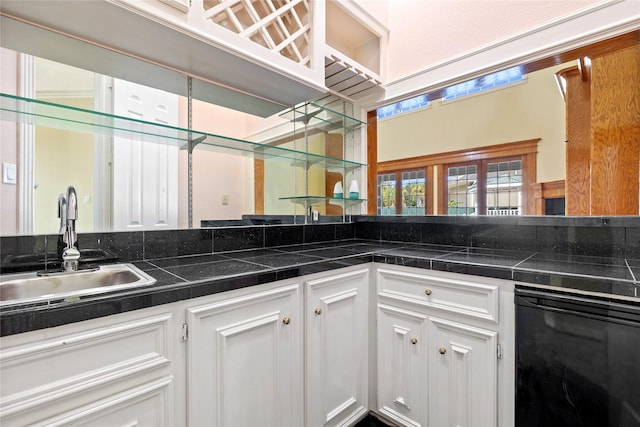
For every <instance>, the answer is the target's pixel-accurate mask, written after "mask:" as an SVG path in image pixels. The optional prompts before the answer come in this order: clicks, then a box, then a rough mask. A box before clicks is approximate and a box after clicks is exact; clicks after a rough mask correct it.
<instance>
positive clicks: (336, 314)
mask: <svg viewBox="0 0 640 427" xmlns="http://www.w3.org/2000/svg"><path fill="white" fill-rule="evenodd" d="M368 287H369V268H368V267H367V268H364V269H358V270H356V271H350V272H344V273H340V274H334V275H331V276H328V277H322V278H319V279H316V280H310V281H307V282H305V292H306V304H305V318H306V321H307V328H306V360H307V367H306V392H307V393H306V408H307V415H306V424H305V425H306V426H307V427H315V426H339V425H350V424H352V422H353V421H355V420H356V419H358V418H359V417H360V416H361V415H364V414H365V413H366V412H367V389H368V363H367V361H368V357H369V355H368V352H367V350H368V341H369V340H368V325H367V323H368V322H367V313H368V311H367V306H368V296H367V295H368Z"/></svg>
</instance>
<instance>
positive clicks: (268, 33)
mask: <svg viewBox="0 0 640 427" xmlns="http://www.w3.org/2000/svg"><path fill="white" fill-rule="evenodd" d="M204 17H205V18H206V19H209V20H211V21H212V22H214V23H216V24H218V25H221V26H223V27H224V28H226V29H228V30H230V31H233V32H234V33H236V34H238V35H239V36H241V37H244V38H246V39H249V40H251V41H253V42H255V43H258V44H259V45H261V46H264V47H266V48H267V49H269V50H272V51H274V52H277V53H279V54H280V55H282V56H284V57H285V58H288V59H290V60H292V61H295V62H297V63H299V64H301V65H304V66H305V67H307V68H309V67H310V62H311V61H310V56H309V55H310V43H311V42H310V28H311V26H310V23H309V19H310V14H309V2H308V0H205V1H204Z"/></svg>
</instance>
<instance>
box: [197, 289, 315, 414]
mask: <svg viewBox="0 0 640 427" xmlns="http://www.w3.org/2000/svg"><path fill="white" fill-rule="evenodd" d="M301 305H302V304H301V297H300V286H299V285H298V284H297V283H290V284H287V285H281V286H278V287H276V288H273V289H266V290H262V291H259V292H252V293H250V294H248V295H241V296H238V297H234V298H225V299H219V300H218V301H212V302H210V303H205V304H202V305H198V306H195V307H191V308H188V309H187V324H188V327H189V328H188V330H189V338H188V348H187V354H188V356H187V390H188V391H187V393H188V399H187V402H188V410H187V419H188V424H189V425H191V426H205V425H209V426H258V425H261V426H300V425H302V396H303V390H302V378H303V370H302V369H303V368H302V330H303V326H302V325H303V319H302V316H301Z"/></svg>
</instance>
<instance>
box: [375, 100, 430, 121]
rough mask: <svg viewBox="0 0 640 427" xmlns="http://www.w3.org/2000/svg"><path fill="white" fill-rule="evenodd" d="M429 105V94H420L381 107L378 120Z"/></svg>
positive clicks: (378, 111)
mask: <svg viewBox="0 0 640 427" xmlns="http://www.w3.org/2000/svg"><path fill="white" fill-rule="evenodd" d="M427 105H429V100H428V99H427V95H418V96H414V97H413V98H409V99H405V100H404V101H400V102H396V103H394V104H389V105H385V106H384V107H380V108H378V110H377V111H376V113H377V115H378V120H380V119H385V118H387V117H391V116H395V115H396V114H400V113H406V112H407V111H412V110H417V109H418V108H422V107H426V106H427Z"/></svg>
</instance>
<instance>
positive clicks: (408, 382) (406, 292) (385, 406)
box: [376, 266, 513, 427]
mask: <svg viewBox="0 0 640 427" xmlns="http://www.w3.org/2000/svg"><path fill="white" fill-rule="evenodd" d="M376 279H377V288H378V343H377V345H378V405H377V407H378V410H379V411H380V412H381V413H382V414H384V415H385V416H387V417H389V418H391V419H392V420H394V421H396V422H398V423H399V424H401V425H406V426H427V425H430V426H445V425H465V426H480V427H484V426H496V425H505V426H507V425H510V424H512V423H513V402H512V401H513V384H511V383H512V382H513V365H512V364H513V359H512V358H511V357H509V358H508V360H499V359H498V354H499V348H500V346H501V347H506V348H512V347H511V346H512V339H511V338H509V337H510V336H512V332H511V331H512V330H511V329H510V328H511V326H508V323H509V322H510V323H511V324H513V309H512V308H510V307H512V305H513V304H512V303H511V304H509V301H508V296H509V295H512V292H513V285H512V284H511V283H508V282H504V281H500V280H496V279H487V278H480V277H470V276H465V275H459V274H452V273H443V272H437V271H425V270H419V269H412V268H406V267H396V266H384V267H383V266H379V267H377V269H376ZM505 324H506V325H505ZM499 334H502V335H500V340H499V338H498V337H499ZM510 334H511V335H510ZM499 397H501V398H500V399H499ZM499 401H500V404H498V402H499ZM499 406H500V407H499Z"/></svg>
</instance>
